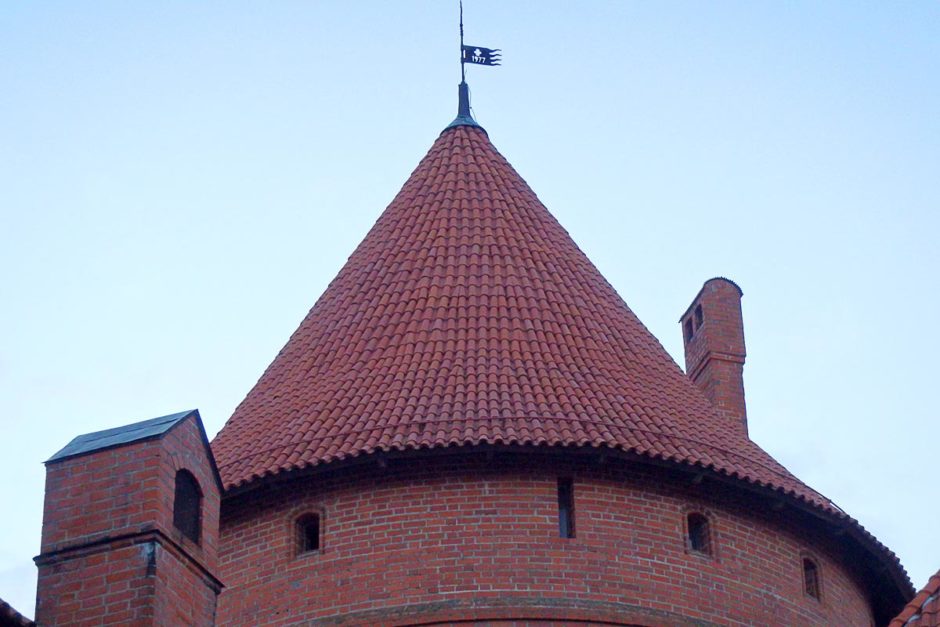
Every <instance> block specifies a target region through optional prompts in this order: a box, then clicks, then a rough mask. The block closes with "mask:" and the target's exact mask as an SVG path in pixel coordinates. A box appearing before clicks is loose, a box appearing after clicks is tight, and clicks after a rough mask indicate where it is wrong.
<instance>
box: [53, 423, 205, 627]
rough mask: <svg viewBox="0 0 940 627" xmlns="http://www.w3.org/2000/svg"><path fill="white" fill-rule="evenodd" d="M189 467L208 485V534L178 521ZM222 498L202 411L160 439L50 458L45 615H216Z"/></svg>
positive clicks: (119, 618) (131, 618)
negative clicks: (179, 488)
mask: <svg viewBox="0 0 940 627" xmlns="http://www.w3.org/2000/svg"><path fill="white" fill-rule="evenodd" d="M180 469H186V470H189V471H190V472H191V473H192V474H193V475H194V476H195V477H196V479H197V481H198V483H199V485H200V488H201V490H202V493H203V498H202V520H203V525H202V526H203V533H202V536H201V538H200V543H199V544H196V543H194V542H192V541H191V540H189V539H188V538H186V537H184V536H183V534H182V533H180V531H179V530H177V529H176V528H175V527H174V526H173V501H174V491H175V480H176V472H177V470H180ZM219 502H220V492H219V486H218V482H217V480H216V476H215V474H214V471H213V467H212V465H211V461H210V458H209V457H208V455H207V451H206V448H205V446H204V445H203V442H202V436H201V433H200V430H199V427H198V426H197V424H196V422H195V419H194V418H190V419H187V420H186V421H184V422H182V423H180V424H179V425H177V426H176V427H174V428H173V429H171V430H170V431H169V432H167V433H166V434H164V435H163V437H161V438H159V439H151V440H146V441H142V442H135V443H132V444H127V445H123V446H119V447H116V448H112V449H105V450H100V451H95V452H93V453H89V454H86V455H80V456H77V457H72V458H68V459H65V460H62V461H56V462H52V463H50V464H48V466H47V472H46V505H45V511H44V514H43V531H42V552H41V554H40V556H39V557H38V558H37V564H38V565H39V593H38V596H37V606H36V619H37V622H38V623H40V624H45V625H124V624H134V625H178V624H186V625H212V624H214V623H213V620H214V610H215V597H216V594H217V592H218V589H219V587H218V583H217V581H216V580H215V579H214V576H213V573H214V572H215V570H216V568H217V553H218V526H219Z"/></svg>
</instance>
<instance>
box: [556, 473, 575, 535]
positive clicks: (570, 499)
mask: <svg viewBox="0 0 940 627" xmlns="http://www.w3.org/2000/svg"><path fill="white" fill-rule="evenodd" d="M558 535H559V536H561V537H562V538H573V537H574V482H573V481H572V480H571V479H559V480H558Z"/></svg>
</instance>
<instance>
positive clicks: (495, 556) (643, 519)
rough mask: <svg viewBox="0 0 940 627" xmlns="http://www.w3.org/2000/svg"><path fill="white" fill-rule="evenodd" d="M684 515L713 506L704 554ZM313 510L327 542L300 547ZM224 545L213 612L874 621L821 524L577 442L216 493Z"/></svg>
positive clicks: (283, 618)
mask: <svg viewBox="0 0 940 627" xmlns="http://www.w3.org/2000/svg"><path fill="white" fill-rule="evenodd" d="M559 476H567V477H573V478H574V485H575V516H576V537H575V538H573V539H563V538H560V537H558V520H557V500H556V498H557V497H556V486H557V478H558V477H559ZM690 511H701V512H704V513H705V514H706V515H707V516H708V518H709V520H710V523H711V525H712V529H713V538H714V546H715V551H714V553H715V554H714V556H713V557H707V556H703V555H700V554H698V553H695V552H693V551H690V550H689V548H688V546H687V544H686V541H685V533H684V521H685V519H686V514H687V513H688V512H690ZM309 512H316V513H318V514H319V515H320V516H321V528H322V544H321V550H320V551H317V552H311V553H299V540H298V535H297V531H296V528H295V525H294V521H296V519H297V518H298V517H299V516H301V515H303V514H305V513H309ZM221 547H222V550H221V555H222V558H221V565H220V568H221V573H222V575H221V576H222V578H223V579H224V581H225V583H226V586H227V587H226V590H225V591H224V592H223V593H222V595H221V597H220V603H219V621H220V624H223V625H299V624H304V625H307V624H312V625H317V624H323V625H349V624H382V625H393V624H401V625H404V624H437V623H436V621H437V622H441V623H446V622H448V621H457V620H469V619H475V620H480V621H510V622H507V623H505V624H525V621H536V620H538V619H543V620H548V619H552V620H556V621H557V620H563V619H566V620H572V621H613V622H614V623H615V624H627V623H630V622H636V623H637V624H649V625H655V624H671V625H676V624H721V625H735V624H736V625H758V624H759V625H770V624H773V625H835V624H839V625H869V624H871V621H872V616H871V614H870V610H869V609H868V605H867V600H866V598H865V594H864V592H863V591H862V587H861V584H860V583H859V581H858V579H857V578H856V577H857V575H856V574H855V573H852V572H850V569H851V566H850V564H848V563H846V562H847V560H846V558H845V556H844V554H843V553H842V552H841V550H840V549H839V548H838V547H836V546H835V545H834V544H833V542H832V538H831V535H827V534H825V533H823V532H822V531H819V530H814V529H813V528H811V527H810V528H808V527H807V525H806V524H805V523H798V522H797V521H796V520H795V519H793V518H792V516H790V515H788V514H786V513H785V512H780V513H775V512H773V511H772V510H771V508H769V507H767V505H766V502H763V505H761V501H759V500H757V499H755V498H754V497H751V496H745V495H742V493H740V492H739V491H734V490H731V491H729V490H728V489H727V488H726V487H724V486H722V485H718V484H713V483H710V482H708V481H707V480H706V481H704V482H702V483H700V484H695V483H693V482H691V481H689V480H688V478H685V479H684V480H683V479H682V478H681V477H677V476H671V475H670V474H669V473H665V472H662V470H661V469H658V468H648V467H643V466H640V465H629V466H623V465H621V464H620V462H607V463H605V464H604V465H602V466H598V465H597V463H596V462H590V461H583V460H582V461H579V460H577V459H573V458H572V456H570V455H569V456H563V455H558V456H551V455H548V456H542V455H535V454H527V455H508V456H504V455H503V454H497V455H496V456H495V457H488V456H487V455H485V454H478V455H476V456H472V455H454V456H441V457H437V458H433V459H422V460H415V459H409V460H391V461H389V462H388V463H387V465H386V467H385V468H381V467H380V466H379V465H373V464H365V465H362V466H359V467H357V468H349V469H347V470H346V471H344V472H341V473H335V474H334V475H333V476H332V477H324V478H319V479H316V480H314V479H311V478H306V479H305V478H299V479H296V480H293V481H288V482H285V483H282V484H278V485H271V486H269V487H268V488H266V489H264V490H257V491H253V492H250V493H247V494H244V495H243V496H241V497H233V498H232V499H230V500H227V501H226V503H225V505H224V511H223V526H222V529H221ZM804 555H810V556H812V557H813V558H814V559H815V560H817V562H818V563H819V565H820V570H821V573H822V581H823V584H822V591H823V592H822V599H821V600H819V601H817V600H816V599H813V598H811V597H808V596H807V595H806V594H804V592H803V583H802V570H801V558H802V556H804ZM511 621H521V622H511ZM557 624H562V623H557Z"/></svg>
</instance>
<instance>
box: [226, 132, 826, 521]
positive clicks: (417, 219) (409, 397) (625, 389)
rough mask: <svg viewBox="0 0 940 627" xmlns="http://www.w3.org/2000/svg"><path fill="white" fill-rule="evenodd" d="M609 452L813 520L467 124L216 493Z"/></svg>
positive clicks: (303, 330)
mask: <svg viewBox="0 0 940 627" xmlns="http://www.w3.org/2000/svg"><path fill="white" fill-rule="evenodd" d="M479 443H504V444H535V445H567V446H595V447H613V448H616V449H622V450H625V451H631V452H635V453H639V454H641V455H647V456H650V457H655V458H662V459H667V460H674V461H677V462H681V463H686V464H695V465H700V466H703V467H707V468H712V469H714V470H716V471H718V472H721V473H725V474H728V475H732V476H737V477H740V478H742V479H745V480H747V481H750V482H754V483H758V484H762V485H768V486H772V487H775V488H778V489H781V490H784V491H786V492H788V493H791V494H793V495H795V496H799V497H802V498H803V499H806V500H809V501H812V502H814V503H816V504H817V505H824V506H825V505H826V501H825V500H824V499H823V498H822V497H820V496H819V495H818V494H816V493H815V492H813V491H812V490H810V489H809V488H807V487H806V486H805V485H803V484H802V483H801V482H799V481H798V480H797V479H795V478H794V477H793V476H792V475H790V474H789V473H788V472H787V471H786V470H785V469H784V468H783V467H782V466H780V465H779V464H778V463H776V462H775V461H774V460H773V459H772V458H771V457H770V456H769V455H767V454H766V453H765V452H764V451H763V450H761V449H760V448H759V447H757V446H756V445H755V444H753V443H752V442H751V441H750V440H748V439H747V437H746V436H744V435H743V434H741V433H739V432H736V431H735V430H733V429H732V428H730V427H729V426H728V425H727V424H726V423H725V422H723V421H722V420H721V419H720V418H719V417H718V415H717V414H716V413H715V412H714V411H713V410H712V408H711V406H710V405H709V403H708V401H707V400H706V399H705V398H704V396H703V395H702V394H701V393H700V392H699V391H698V389H696V388H695V387H694V386H693V385H692V384H691V383H690V382H689V380H688V379H687V378H686V376H685V374H684V373H683V372H682V371H681V370H680V368H679V367H678V366H677V365H676V363H675V362H674V361H673V360H672V359H671V358H670V356H669V355H668V354H667V353H666V351H665V350H664V349H663V347H662V346H661V345H660V344H659V342H658V341H657V340H656V339H655V338H654V337H653V336H652V334H651V333H650V332H649V331H648V330H647V329H646V327H644V326H643V324H642V323H641V322H640V321H639V320H638V319H637V317H636V316H635V315H634V314H633V312H632V311H631V310H630V308H629V307H628V306H627V305H626V303H624V301H623V300H622V299H621V298H620V297H619V296H618V295H617V293H616V292H615V291H614V289H613V288H612V287H611V286H610V285H609V284H608V283H607V281H606V280H605V279H604V277H603V276H601V274H600V273H599V272H598V270H597V269H596V268H595V267H594V265H593V264H592V263H591V262H590V261H589V260H588V258H587V257H586V256H585V255H584V253H582V252H581V250H580V249H579V248H578V246H577V245H576V244H575V243H574V241H572V239H571V238H570V237H569V235H568V233H567V232H566V231H565V230H564V229H563V228H562V227H561V225H559V223H558V222H557V221H556V220H555V219H554V218H553V217H552V215H551V214H550V213H549V212H548V210H547V209H546V208H545V207H544V206H543V205H542V203H541V202H539V200H538V198H537V197H536V195H535V194H534V193H533V192H532V190H531V189H529V187H528V185H526V183H525V181H523V180H522V178H521V177H520V176H519V175H518V174H517V173H516V171H515V170H514V169H513V168H512V166H511V165H509V163H508V162H507V161H506V159H504V158H503V156H502V155H500V154H499V153H498V152H497V151H496V149H495V148H494V147H493V145H492V144H491V143H490V141H489V139H488V137H487V135H486V132H485V131H484V130H483V129H481V128H479V127H475V126H456V127H452V128H448V129H447V130H445V131H444V132H443V133H442V134H441V135H440V137H439V138H438V139H437V141H436V142H435V143H434V145H433V146H432V147H431V150H430V151H429V152H428V154H427V156H426V157H425V158H424V159H423V160H422V161H421V163H420V164H419V165H418V167H417V169H416V170H415V171H414V173H413V174H412V175H411V177H410V178H409V179H408V182H407V183H405V185H404V187H403V188H402V190H401V192H399V194H398V196H397V197H396V198H395V199H394V200H393V201H392V203H391V205H389V207H388V208H387V209H386V210H385V212H384V213H383V214H382V216H381V217H380V218H379V219H378V221H377V222H376V224H375V226H374V227H373V228H372V230H371V231H370V232H369V234H368V235H367V236H366V238H365V239H364V240H363V241H362V243H361V244H360V245H359V247H358V248H357V249H356V250H355V252H354V253H353V254H352V256H351V257H350V258H349V260H348V261H347V263H346V265H345V266H344V267H343V269H342V270H341V271H340V273H339V275H338V276H337V277H336V279H335V280H334V281H333V282H332V283H331V284H330V286H329V287H328V288H327V290H326V291H325V292H324V294H323V296H322V297H321V298H320V300H319V301H318V302H317V303H316V304H315V305H314V307H313V308H312V309H311V310H310V313H309V314H307V317H306V318H305V319H304V321H303V322H302V323H301V325H300V328H299V329H297V331H296V332H295V333H294V335H293V336H292V337H291V338H290V340H289V341H288V342H287V345H286V346H285V347H284V348H283V350H281V352H280V354H278V356H277V358H276V359H275V360H274V362H273V363H272V364H271V365H270V366H269V367H268V369H267V371H266V372H265V373H264V375H263V376H262V377H261V379H260V380H259V381H258V383H257V385H255V387H254V388H253V389H252V390H251V391H250V392H249V393H248V396H247V397H246V398H245V400H244V401H243V402H242V403H241V405H239V406H238V408H237V409H236V410H235V413H234V414H233V415H232V417H231V419H230V420H229V421H228V423H227V424H226V425H225V427H224V428H223V429H222V431H221V432H220V433H219V435H218V436H217V437H216V439H215V441H214V442H213V451H214V453H215V455H216V458H217V461H218V464H219V468H220V471H221V473H222V477H223V479H224V481H225V484H226V486H228V487H234V486H238V485H241V484H244V483H246V482H250V481H252V480H253V479H256V478H260V477H263V476H266V475H271V474H276V473H282V472H286V471H290V470H293V469H298V468H304V467H307V466H311V465H316V464H323V463H326V462H330V461H333V460H338V459H342V458H346V457H349V456H356V455H361V454H365V453H371V452H374V451H379V450H392V449H409V448H410V449H416V448H430V447H444V446H459V445H465V444H479Z"/></svg>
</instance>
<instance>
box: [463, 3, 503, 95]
mask: <svg viewBox="0 0 940 627" xmlns="http://www.w3.org/2000/svg"><path fill="white" fill-rule="evenodd" d="M500 61H501V56H500V51H499V48H484V47H483V46H467V45H464V43H463V0H461V1H460V77H461V79H462V80H466V76H465V73H464V66H465V65H466V64H467V63H473V64H476V65H500Z"/></svg>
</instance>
